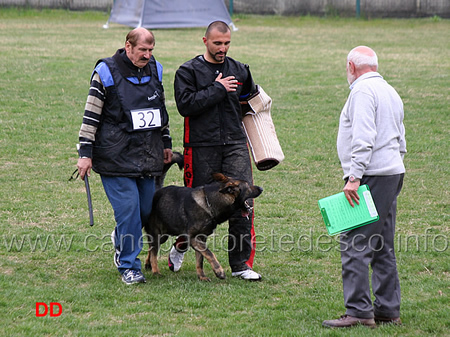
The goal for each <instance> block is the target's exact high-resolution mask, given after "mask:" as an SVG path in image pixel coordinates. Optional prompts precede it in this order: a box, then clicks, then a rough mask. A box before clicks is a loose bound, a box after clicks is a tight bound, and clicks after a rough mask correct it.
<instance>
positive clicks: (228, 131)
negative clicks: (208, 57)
mask: <svg viewBox="0 0 450 337" xmlns="http://www.w3.org/2000/svg"><path fill="white" fill-rule="evenodd" d="M222 74H223V77H227V76H231V75H233V76H235V78H236V79H237V80H238V88H237V90H236V91H235V92H227V91H226V89H225V87H224V86H223V85H222V84H220V83H219V82H217V81H215V79H216V77H217V76H218V72H217V71H215V70H214V69H213V68H212V67H211V66H210V65H209V64H208V63H207V62H205V60H204V59H203V56H202V55H199V56H197V57H195V58H193V59H191V60H189V61H187V62H186V63H184V64H183V65H181V66H180V68H179V69H178V70H177V72H176V74H175V82H174V90H175V101H176V103H177V108H178V111H179V113H180V114H181V115H182V116H183V117H185V123H184V146H186V147H195V146H217V145H231V144H242V143H246V142H247V138H246V135H245V132H244V129H243V127H242V123H241V122H242V113H241V105H240V103H239V102H240V101H242V100H245V98H246V97H248V96H250V95H251V94H252V93H253V92H254V91H256V88H255V84H254V83H253V79H252V76H251V73H250V69H249V67H248V65H244V64H242V63H240V62H238V61H235V60H233V59H232V58H230V57H227V58H225V61H224V64H223V68H222Z"/></svg>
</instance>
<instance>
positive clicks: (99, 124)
mask: <svg viewBox="0 0 450 337" xmlns="http://www.w3.org/2000/svg"><path fill="white" fill-rule="evenodd" d="M154 45H155V38H154V36H153V33H151V32H150V31H148V30H147V29H145V28H136V29H134V30H132V31H131V32H129V33H128V35H127V37H126V42H125V48H122V49H119V50H118V51H117V52H116V54H115V55H114V56H112V57H108V58H105V59H102V60H100V61H98V62H97V64H96V67H95V69H94V72H93V74H92V78H91V87H90V89H89V95H88V98H87V102H86V107H85V111H84V117H83V123H82V125H81V129H80V133H79V141H80V150H79V156H80V158H79V159H78V163H77V166H78V171H79V173H80V176H81V179H84V177H85V175H86V174H87V175H88V176H89V175H90V171H91V168H92V169H93V170H94V171H95V172H97V173H99V174H100V176H101V179H102V183H103V187H104V189H105V192H106V195H107V197H108V199H109V201H110V202H111V205H112V207H113V209H114V216H115V220H116V227H115V229H114V231H113V233H112V234H111V238H112V241H113V244H114V249H115V254H114V264H115V265H116V267H117V269H118V270H119V272H120V274H121V275H122V281H123V282H125V283H126V284H133V283H143V282H145V278H144V275H143V274H142V272H141V261H140V260H139V258H138V255H139V253H140V252H141V249H142V241H143V240H142V223H143V222H144V221H146V219H147V218H148V217H149V215H150V211H151V209H152V199H153V194H154V192H155V180H154V177H155V176H159V175H161V174H162V171H163V166H164V163H168V162H170V161H171V158H172V150H171V148H172V141H171V138H170V133H169V117H168V114H167V111H166V107H165V102H164V89H163V86H162V65H161V64H160V63H159V62H157V61H156V60H155V58H154V57H153V56H152V53H153V48H154Z"/></svg>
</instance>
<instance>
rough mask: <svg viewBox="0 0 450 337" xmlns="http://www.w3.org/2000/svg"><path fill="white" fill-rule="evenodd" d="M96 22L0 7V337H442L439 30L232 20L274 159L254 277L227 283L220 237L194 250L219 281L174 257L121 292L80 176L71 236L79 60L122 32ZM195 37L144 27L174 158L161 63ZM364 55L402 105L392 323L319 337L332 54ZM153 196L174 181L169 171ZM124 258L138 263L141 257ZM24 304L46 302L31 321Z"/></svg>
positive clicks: (90, 62)
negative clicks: (396, 301)
mask: <svg viewBox="0 0 450 337" xmlns="http://www.w3.org/2000/svg"><path fill="white" fill-rule="evenodd" d="M106 20H107V15H106V14H105V13H83V12H67V11H31V10H9V9H1V10H0V42H1V43H0V126H1V127H0V205H1V206H0V321H1V322H2V323H1V326H2V332H1V333H0V334H3V335H7V336H63V335H64V336H112V335H118V336H358V337H360V336H449V329H450V321H449V320H450V319H449V317H450V310H449V293H450V288H449V284H450V277H449V275H450V259H449V250H448V237H449V213H450V207H449V204H450V198H449V192H448V183H449V181H450V179H449V176H450V175H449V168H448V165H449V155H450V153H449V130H450V113H449V107H450V91H449V83H450V58H449V54H450V42H449V39H448V32H449V31H450V21H448V20H440V19H439V18H436V17H435V18H428V19H414V20H370V21H365V20H359V21H358V20H355V19H341V18H327V19H323V18H314V17H297V18H294V17H260V16H239V17H236V18H235V24H236V25H237V27H238V28H239V30H238V31H237V32H234V33H233V40H232V47H231V49H230V52H229V55H230V56H231V57H234V58H236V59H238V60H240V61H242V62H245V63H249V64H250V67H251V70H252V73H253V76H254V79H255V81H256V82H257V83H258V84H260V85H261V86H262V87H263V88H264V89H265V91H266V92H267V93H268V94H269V95H270V96H271V97H272V99H273V110H272V116H273V119H274V122H275V125H276V129H277V133H278V136H279V139H280V142H281V145H282V147H283V150H284V153H285V156H286V159H285V161H284V162H283V163H282V164H281V165H279V166H278V167H276V168H274V169H273V170H270V171H267V172H259V171H257V170H255V182H256V183H257V184H258V185H260V186H262V187H263V188H264V193H263V194H262V195H261V196H260V197H259V198H258V199H257V202H256V222H255V225H256V232H257V234H258V235H259V236H258V241H259V243H258V246H257V250H258V251H257V254H256V260H255V261H256V262H255V270H256V271H258V272H260V273H261V274H262V275H263V278H264V280H263V282H260V283H248V282H244V281H241V280H236V279H234V278H232V277H231V272H230V269H229V266H228V263H227V253H226V241H224V239H223V238H224V237H225V236H226V233H227V225H222V226H219V227H218V230H217V232H216V234H215V236H214V237H212V238H211V239H210V240H209V243H210V247H212V248H213V250H214V252H215V253H216V255H217V256H218V259H219V261H221V262H222V265H223V266H224V268H225V269H226V272H227V279H226V280H219V279H217V278H213V277H212V276H213V273H212V270H211V268H210V266H209V265H207V266H205V271H206V273H207V274H208V275H209V276H211V277H212V282H211V283H202V282H199V281H198V280H197V277H196V274H195V261H194V254H193V253H192V252H190V253H189V254H187V256H186V261H185V263H184V264H183V268H182V270H181V271H180V272H179V273H176V274H174V273H171V272H170V271H169V270H168V268H167V267H166V259H167V249H168V247H169V246H168V245H166V246H164V247H163V249H162V252H161V257H160V264H161V267H162V268H161V271H162V276H161V277H159V278H156V277H153V276H152V275H151V273H149V272H145V275H146V277H147V283H146V284H144V285H138V286H133V287H127V286H125V285H124V284H123V283H122V282H121V281H120V278H119V275H118V273H117V271H116V269H115V267H114V266H113V258H112V257H113V249H112V245H111V243H110V240H109V234H110V233H111V231H112V229H113V227H114V219H113V213H112V209H111V206H110V205H109V203H108V201H107V199H106V196H105V194H104V192H103V188H102V186H101V182H100V179H99V176H98V175H95V174H94V175H93V176H92V177H91V190H92V197H93V203H94V215H95V225H94V226H93V227H90V226H89V222H88V221H89V220H88V213H87V202H86V194H85V191H84V185H83V183H82V182H81V181H79V180H77V181H75V182H68V178H69V177H70V175H71V173H72V172H73V170H74V169H75V165H76V157H77V156H76V149H75V144H76V143H77V141H78V139H77V138H78V130H79V127H80V123H81V120H82V115H83V109H84V104H85V99H86V96H87V92H88V87H89V77H90V74H91V72H92V69H93V66H94V64H95V62H96V61H97V60H98V59H99V58H102V57H106V56H111V55H112V54H113V53H114V52H115V50H116V49H117V48H120V47H122V45H123V43H124V38H125V35H126V33H127V32H128V31H129V28H127V27H123V26H119V25H114V24H112V25H111V26H110V28H109V29H107V30H105V29H103V28H102V25H103V24H104V23H105V22H106ZM203 32H204V29H179V30H157V31H155V36H156V40H157V42H156V48H155V51H154V55H155V57H156V58H157V59H158V60H159V61H160V62H161V63H162V64H163V65H164V82H165V89H166V97H167V107H168V110H169V113H170V117H171V132H172V136H173V139H174V150H178V151H181V150H182V128H183V124H182V118H181V116H179V115H178V113H177V111H176V107H175V102H174V98H173V77H174V73H175V71H176V70H177V68H178V66H179V65H180V64H182V63H183V62H185V61H186V60H188V59H190V58H192V57H193V56H195V55H197V54H200V53H203V50H204V46H203V44H202V41H201V37H202V36H203ZM361 44H365V45H369V46H371V47H372V48H374V49H375V51H377V53H378V58H379V62H380V69H379V71H380V73H381V74H382V75H383V76H384V77H385V78H386V79H387V80H388V81H389V82H390V83H391V84H392V85H393V86H394V87H395V88H396V89H397V90H398V92H399V94H400V95H401V97H402V98H403V100H404V104H405V126H406V132H407V146H408V154H407V156H406V158H405V163H406V167H407V174H406V177H405V184H404V189H403V191H402V194H401V195H400V198H399V205H398V220H397V248H396V254H397V260H398V268H399V276H400V282H401V286H402V320H403V321H404V325H403V326H401V327H392V326H385V327H379V328H377V329H376V330H370V331H369V330H368V329H365V328H362V327H358V328H354V329H350V330H345V331H336V330H329V329H325V328H322V327H321V322H322V321H323V320H324V319H332V318H337V317H339V316H340V315H341V314H343V313H344V310H345V308H344V307H343V300H342V284H341V276H340V269H341V265H340V258H339V252H338V245H337V238H335V237H329V236H328V235H326V230H325V228H324V225H323V222H322V218H321V216H320V212H319V209H318V206H317V200H318V199H320V198H322V197H325V196H327V195H330V194H334V193H337V192H339V191H341V189H342V186H343V183H342V180H341V177H342V171H341V168H340V165H339V161H338V158H337V154H336V148H335V141H336V134H337V127H338V118H339V113H340V110H341V108H342V106H343V105H344V103H345V100H346V98H347V95H348V85H347V82H346V77H345V58H346V55H347V53H348V51H349V50H350V49H351V48H353V47H355V46H357V45H361ZM166 183H167V184H177V185H181V184H182V175H181V172H180V171H178V170H177V169H175V168H173V169H172V170H171V171H170V172H169V175H168V177H167V179H166ZM141 258H142V259H143V258H144V253H143V254H142V256H141ZM36 302H44V303H47V304H49V303H50V302H59V303H60V304H61V307H62V310H63V311H62V313H61V315H60V316H58V317H50V316H46V317H36V312H35V309H36Z"/></svg>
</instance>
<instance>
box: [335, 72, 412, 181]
mask: <svg viewBox="0 0 450 337" xmlns="http://www.w3.org/2000/svg"><path fill="white" fill-rule="evenodd" d="M350 90H351V92H350V95H349V97H348V99H347V102H346V103H345V106H344V108H343V109H342V112H341V117H340V119H339V132H338V137H337V150H338V156H339V160H340V161H341V165H342V169H343V171H344V177H343V178H344V179H345V178H346V177H348V176H349V175H354V176H355V177H356V178H362V176H363V175H367V176H386V175H394V174H400V173H404V172H405V166H404V165H403V156H404V154H405V153H406V140H405V127H404V125H403V116H404V113H403V102H402V100H401V98H400V96H399V95H398V93H397V92H396V91H395V89H394V88H393V87H392V86H390V85H389V84H388V83H387V82H386V81H385V80H384V79H383V77H382V76H381V75H380V74H379V73H377V72H369V73H366V74H364V75H362V76H360V77H359V78H358V79H357V80H356V81H355V82H353V84H352V85H351V86H350Z"/></svg>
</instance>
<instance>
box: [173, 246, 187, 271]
mask: <svg viewBox="0 0 450 337" xmlns="http://www.w3.org/2000/svg"><path fill="white" fill-rule="evenodd" d="M184 254H185V253H181V252H179V251H178V250H176V249H175V246H172V249H171V250H170V253H169V269H170V270H171V271H173V272H177V271H179V270H180V268H181V264H182V263H183V259H184Z"/></svg>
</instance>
